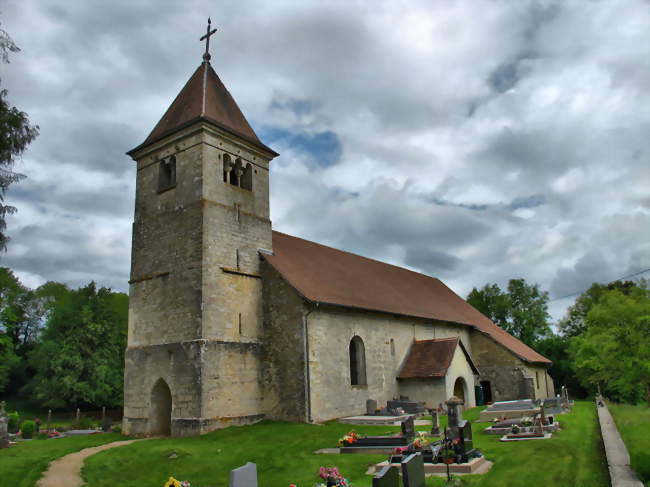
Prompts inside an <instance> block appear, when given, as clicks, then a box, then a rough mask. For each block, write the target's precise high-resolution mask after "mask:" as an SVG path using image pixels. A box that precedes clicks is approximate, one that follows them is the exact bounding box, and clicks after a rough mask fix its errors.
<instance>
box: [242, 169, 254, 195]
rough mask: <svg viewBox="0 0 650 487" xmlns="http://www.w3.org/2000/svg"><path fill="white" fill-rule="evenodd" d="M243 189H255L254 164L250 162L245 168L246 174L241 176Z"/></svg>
mask: <svg viewBox="0 0 650 487" xmlns="http://www.w3.org/2000/svg"><path fill="white" fill-rule="evenodd" d="M241 187H242V189H247V190H248V191H253V165H252V164H251V163H250V162H249V163H248V164H246V167H245V168H244V175H243V176H242V177H241Z"/></svg>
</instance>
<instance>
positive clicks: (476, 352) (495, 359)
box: [471, 330, 552, 401]
mask: <svg viewBox="0 0 650 487" xmlns="http://www.w3.org/2000/svg"><path fill="white" fill-rule="evenodd" d="M471 339H472V350H473V353H472V357H473V358H474V361H475V363H476V365H477V367H478V369H479V371H480V372H481V381H489V382H490V386H491V389H492V400H493V401H510V400H514V399H528V398H530V399H536V398H540V397H549V396H548V393H547V388H546V382H547V381H546V380H545V379H544V380H543V376H545V375H546V374H547V372H546V367H545V366H543V365H535V364H530V363H527V362H524V361H523V360H521V359H519V358H518V357H517V356H516V355H515V354H513V353H512V352H511V351H509V350H508V349H507V348H505V347H504V346H502V345H499V344H498V343H496V342H495V341H494V340H492V339H491V338H490V337H487V336H486V335H485V334H483V333H481V332H479V331H476V330H474V331H472V337H471ZM536 371H537V372H538V373H539V377H540V383H539V387H535V388H534V389H533V390H531V388H530V387H529V386H528V385H527V384H526V382H527V381H526V379H527V378H528V379H529V378H533V381H534V380H535V372H536ZM549 379H550V377H549ZM548 382H550V383H551V387H549V389H548V392H552V380H551V381H548ZM531 396H534V397H531Z"/></svg>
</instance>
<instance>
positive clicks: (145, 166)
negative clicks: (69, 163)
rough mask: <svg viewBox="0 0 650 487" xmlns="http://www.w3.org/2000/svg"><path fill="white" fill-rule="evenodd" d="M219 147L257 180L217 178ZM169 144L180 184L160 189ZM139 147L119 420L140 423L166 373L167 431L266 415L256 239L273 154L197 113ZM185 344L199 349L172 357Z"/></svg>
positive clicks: (136, 428)
mask: <svg viewBox="0 0 650 487" xmlns="http://www.w3.org/2000/svg"><path fill="white" fill-rule="evenodd" d="M226 153H228V154H230V155H231V156H232V158H233V159H236V158H240V159H241V160H242V161H243V163H244V165H245V164H247V163H249V162H250V163H251V164H252V165H253V166H252V167H254V170H253V188H252V191H248V190H244V189H242V188H239V187H236V186H233V185H230V184H228V183H225V182H224V181H223V162H222V161H223V154H226ZM172 155H173V156H175V158H176V184H175V186H174V187H172V188H170V189H167V190H166V191H159V185H158V173H159V170H160V164H159V161H160V160H161V159H163V158H168V157H170V156H172ZM135 157H136V158H137V161H138V162H137V163H138V179H137V184H136V186H137V189H136V208H135V216H134V225H133V251H132V272H131V288H130V303H129V339H128V347H127V352H126V364H125V365H126V368H125V420H124V425H125V430H127V431H132V432H133V433H138V434H142V433H147V431H148V429H147V418H148V415H149V414H150V413H149V411H150V408H151V404H150V403H151V393H152V387H153V385H154V384H155V382H156V380H157V379H158V378H160V377H161V376H163V379H164V380H165V382H167V384H168V386H169V388H170V391H171V394H172V434H174V435H183V434H195V433H203V432H207V431H210V430H211V429H215V428H218V427H223V426H226V425H229V424H244V423H249V422H253V421H257V420H259V419H261V418H262V415H263V397H262V396H263V394H262V364H261V355H262V346H261V343H260V336H261V333H262V284H261V276H260V269H259V257H258V253H257V251H258V248H264V249H270V247H271V222H270V220H269V218H268V217H269V202H268V160H269V157H270V154H267V153H262V152H261V151H260V150H259V149H258V148H256V147H255V146H253V145H251V144H249V143H247V142H245V141H242V140H241V139H239V138H237V137H235V136H232V135H231V134H228V133H227V132H224V131H221V130H219V129H216V128H214V127H213V126H211V125H209V124H205V123H203V122H199V123H197V124H196V125H193V126H191V127H188V128H186V129H184V130H182V131H180V132H178V133H176V134H174V135H172V136H170V137H168V138H167V139H164V140H162V141H160V142H156V143H155V144H153V145H151V146H149V147H147V148H144V149H141V151H140V152H139V153H138V154H136V155H135ZM187 347H191V348H192V350H194V352H193V353H192V354H190V355H187V359H186V360H187V362H188V364H186V365H187V366H186V365H182V366H181V365H179V361H178V360H175V361H174V362H170V360H169V356H170V355H169V354H172V355H174V354H179V353H180V352H178V351H179V350H185V349H186V348H187ZM161 350H164V352H163V351H161ZM172 363H173V364H174V367H175V370H171V369H170V367H171V365H170V364H172Z"/></svg>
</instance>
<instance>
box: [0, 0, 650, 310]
mask: <svg viewBox="0 0 650 487" xmlns="http://www.w3.org/2000/svg"><path fill="white" fill-rule="evenodd" d="M0 8H1V11H0V22H1V23H2V28H4V29H5V30H6V31H7V32H8V33H9V34H10V35H11V36H12V38H13V39H14V41H15V42H16V43H17V44H18V46H19V47H20V48H21V49H22V51H21V52H20V53H17V54H14V55H12V57H11V63H10V64H8V65H3V66H2V67H0V69H1V73H0V76H1V80H2V86H3V87H4V88H6V89H7V90H8V91H9V100H10V101H11V102H12V103H13V104H15V105H16V106H17V107H19V108H20V109H21V110H24V111H26V112H27V113H28V114H29V116H30V118H31V120H32V121H33V122H34V123H37V124H38V125H39V126H40V131H41V135H40V136H39V137H38V139H37V140H36V141H35V142H34V143H33V144H32V145H31V146H30V147H29V149H28V151H27V152H26V153H25V154H24V156H23V157H22V159H21V160H20V161H18V163H17V165H16V170H17V171H19V172H22V173H24V174H25V175H27V179H25V180H24V181H23V182H21V183H19V184H15V185H14V186H12V187H11V188H10V190H9V192H8V195H7V201H8V202H9V203H10V204H13V205H14V206H16V207H17V208H18V213H17V214H16V215H14V216H11V217H10V218H9V219H8V233H9V236H10V237H11V238H12V241H11V242H10V243H9V248H8V252H7V253H6V254H4V255H3V256H1V259H2V260H1V261H0V265H5V266H9V267H11V268H12V269H14V270H15V271H16V273H17V274H18V275H19V276H20V278H21V279H22V280H23V282H25V283H26V284H28V285H30V286H36V285H38V284H40V283H42V282H44V281H46V280H57V281H63V282H67V283H69V284H70V285H72V286H78V285H81V284H85V283H87V282H88V281H90V280H95V281H97V282H98V283H100V284H102V285H106V286H110V287H112V288H114V289H117V290H123V291H126V290H127V287H128V286H127V280H128V275H129V265H130V239H131V230H130V225H131V220H132V216H133V198H134V187H135V184H134V183H135V170H134V169H135V167H134V163H133V162H132V161H131V160H130V159H129V158H128V157H127V156H126V155H125V154H124V153H125V152H126V151H127V150H129V149H132V148H133V147H135V146H136V145H138V144H139V143H140V142H142V141H143V140H144V138H145V137H146V136H147V134H148V133H149V131H150V130H151V129H152V128H153V127H154V125H155V124H156V122H157V121H158V119H159V118H160V117H161V116H162V114H163V113H164V111H165V109H166V108H167V107H168V106H169V104H170V103H171V101H172V100H173V98H174V97H175V96H176V94H177V93H178V91H179V90H180V89H181V87H182V86H183V84H184V83H185V81H186V80H187V79H188V78H189V76H190V75H191V74H192V72H193V71H194V69H195V68H196V67H197V65H198V64H199V63H200V62H201V54H202V50H203V45H202V44H201V43H200V42H199V40H198V38H199V37H200V36H201V35H202V34H203V33H204V32H205V24H206V18H207V16H208V15H211V16H212V19H213V26H216V27H217V28H218V29H219V32H218V33H217V35H216V36H215V37H213V41H212V43H211V46H212V49H211V50H212V65H213V66H214V68H215V69H216V71H217V73H219V75H220V77H221V79H222V80H223V81H224V83H225V85H226V86H227V87H228V89H229V90H230V92H231V93H232V94H233V96H234V98H235V99H236V100H237V102H238V104H239V105H240V107H241V109H242V111H243V112H244V114H245V115H246V117H247V118H248V120H249V122H250V123H251V125H252V126H253V127H254V129H255V131H256V132H257V134H258V135H259V136H260V138H261V139H262V140H263V141H264V142H265V143H266V144H268V145H270V146H271V147H272V148H274V149H275V150H276V151H277V152H279V153H280V154H281V155H280V157H278V158H277V159H275V160H274V161H273V163H272V171H271V208H272V220H273V226H274V228H275V229H277V230H280V231H283V232H287V233H290V234H293V235H297V236H300V237H303V238H307V239H310V240H315V241H317V242H321V243H325V244H328V245H332V246H335V247H338V248H341V249H344V250H348V251H352V252H356V253H360V254H362V255H365V256H368V257H372V258H376V259H380V260H384V261H388V262H391V263H394V264H397V265H402V266H406V267H409V268H411V269H414V270H418V271H420V272H424V273H426V274H430V275H434V276H437V277H439V278H441V279H442V280H443V281H444V282H445V283H447V285H449V286H450V287H451V288H452V289H454V290H455V291H456V292H457V293H459V294H460V295H462V296H465V295H466V294H467V293H468V292H469V291H470V290H471V288H472V287H473V286H482V285H484V284H485V283H488V282H496V283H499V284H500V285H502V286H503V285H505V284H507V281H508V280H509V279H511V278H518V277H523V278H525V279H526V280H527V281H529V282H535V283H539V284H540V285H541V286H542V287H543V288H544V289H546V290H548V291H549V293H550V296H551V298H560V297H562V296H566V295H569V294H573V293H575V292H579V291H582V290H584V289H585V288H587V287H588V286H589V285H590V283H592V282H594V281H597V282H608V281H610V280H613V279H616V278H619V277H622V276H626V275H629V274H633V273H636V272H638V271H642V270H645V269H648V268H650V189H649V187H650V142H649V141H650V105H649V103H648V100H649V95H650V93H649V91H650V48H649V47H648V46H650V7H649V3H648V2H646V1H644V0H620V1H600V2H598V1H587V0H585V1H576V2H574V1H557V2H553V1H524V0H512V1H509V2H506V1H480V0H464V1H463V0H459V1H447V0H445V1H431V0H428V1H421V2H418V1H409V2H405V1H395V0H393V1H386V2H383V1H378V0H372V1H370V0H369V1H366V2H361V1H350V0H344V1H340V2H337V1H326V2H323V1H313V2H306V1H298V0H294V1H278V0H274V1H272V2H271V1H260V2H255V1H237V2H208V1H187V0H185V1H182V2H180V1H170V2H161V1H156V2H153V1H151V2H140V1H133V0H130V1H116V0H113V1H111V2H105V1H83V2H82V1H73V2H71V1H56V0H53V1H45V0H43V1H25V0H19V1H14V0H4V1H3V2H2V7H0ZM649 274H650V273H648V272H646V273H645V274H641V276H645V277H648V276H649ZM572 300H573V298H565V299H556V300H554V301H553V302H552V308H551V309H552V312H553V315H554V316H555V317H559V316H561V315H562V313H563V311H564V309H565V308H566V306H567V305H569V304H571V302H572Z"/></svg>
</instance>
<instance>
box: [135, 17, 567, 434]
mask: <svg viewBox="0 0 650 487" xmlns="http://www.w3.org/2000/svg"><path fill="white" fill-rule="evenodd" d="M213 32H214V31H212V32H211V31H210V30H209V26H208V33H207V34H206V36H204V38H205V37H207V40H208V41H209V36H210V35H211V33H213ZM128 154H129V155H130V156H131V157H132V158H133V159H134V160H135V162H136V163H137V185H136V197H135V214H134V221H133V241H132V260H131V277H130V281H129V283H130V291H129V293H130V301H129V330H128V345H127V349H126V359H125V362H126V364H125V373H124V419H123V431H124V432H125V433H126V434H131V435H133V434H135V435H153V434H156V435H160V434H162V435H165V434H171V435H175V436H176V435H192V434H200V433H205V432H208V431H211V430H214V429H216V428H222V427H225V426H228V425H233V424H246V423H252V422H255V421H259V420H261V419H262V418H267V419H278V420H289V421H302V422H321V421H326V420H329V419H333V418H338V417H342V416H349V415H355V414H362V413H364V412H365V408H366V400H367V399H374V400H376V401H377V402H378V404H379V405H382V404H385V403H386V401H387V400H389V399H393V398H394V397H396V396H399V395H404V396H408V397H409V398H410V399H412V400H417V401H424V402H425V403H426V404H427V406H429V407H435V406H438V404H439V403H441V402H443V401H445V400H446V399H448V398H449V397H450V396H452V395H456V396H458V397H461V398H463V399H464V400H465V403H466V405H467V406H468V407H472V406H474V405H475V388H476V387H477V386H479V385H480V386H482V388H483V391H484V395H485V398H486V400H488V401H496V400H509V399H518V398H539V397H550V396H553V395H554V389H553V382H552V379H551V378H550V376H549V375H548V373H547V369H548V367H549V365H550V361H549V360H548V359H546V358H545V357H543V356H541V355H540V354H538V353H537V352H535V350H533V349H531V348H530V347H528V346H526V345H525V344H524V343H522V342H520V341H519V340H517V339H516V338H515V337H513V336H511V335H509V334H508V333H507V332H505V331H504V330H502V329H501V328H499V327H498V326H497V325H495V324H494V323H492V322H491V321H490V320H489V319H488V318H486V317H485V316H483V315H482V314H481V313H479V312H478V311H477V310H475V309H474V308H473V307H472V306H470V305H469V304H467V303H466V302H465V301H464V300H463V299H462V298H460V297H459V296H458V295H456V294H455V293H454V292H453V291H452V290H450V289H449V288H448V287H447V286H445V285H444V283H442V282H441V281H440V280H438V279H436V278H434V277H430V276H426V275H423V274H419V273H417V272H413V271H410V270H407V269H404V268H401V267H397V266H394V265H390V264H386V263H383V262H379V261H376V260H372V259H368V258H365V257H362V256H359V255H354V254H351V253H349V252H344V251H342V250H337V249H334V248H331V247H327V246H324V245H321V244H318V243H315V242H310V241H307V240H303V239H301V238H298V237H294V236H291V235H286V234H284V233H280V232H277V231H274V230H273V229H272V226H271V221H270V219H269V164H270V162H271V160H272V159H273V158H275V157H276V156H278V154H277V153H276V152H275V151H273V149H271V148H269V147H267V146H266V145H265V144H264V143H263V142H262V141H260V139H259V138H258V137H257V135H256V134H255V132H254V130H253V129H252V128H251V126H250V124H249V123H248V122H247V120H246V118H245V117H244V115H243V114H242V112H241V111H240V109H239V107H238V106H237V103H235V100H234V99H233V97H232V96H231V94H230V93H229V92H228V90H227V89H226V88H225V86H224V85H223V83H222V82H221V80H220V79H219V77H218V76H217V74H216V72H215V71H214V69H213V68H212V66H211V64H210V54H209V52H208V47H207V46H206V52H205V54H204V56H203V62H202V63H201V64H200V65H199V67H198V68H197V69H196V71H195V72H194V74H192V76H191V77H190V79H189V80H188V81H187V83H186V84H185V86H184V87H183V89H182V90H181V91H180V93H179V94H178V96H177V97H176V99H175V100H174V101H173V102H172V104H171V106H170V107H169V108H168V109H167V111H166V112H165V114H164V115H163V117H162V118H161V119H160V121H159V122H158V124H157V125H156V126H155V127H154V129H153V130H152V131H151V133H150V134H149V136H148V137H147V138H146V139H145V141H144V142H143V143H142V144H140V145H139V146H137V147H136V148H134V149H133V150H131V151H129V152H128Z"/></svg>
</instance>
